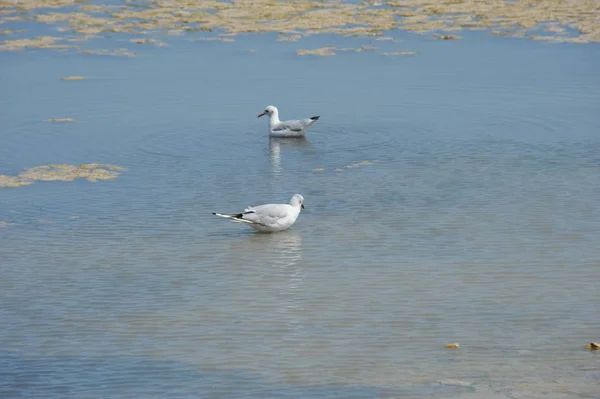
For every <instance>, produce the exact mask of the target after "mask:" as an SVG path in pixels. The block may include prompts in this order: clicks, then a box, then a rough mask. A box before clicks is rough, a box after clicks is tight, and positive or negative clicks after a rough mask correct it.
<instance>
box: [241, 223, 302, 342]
mask: <svg viewBox="0 0 600 399" xmlns="http://www.w3.org/2000/svg"><path fill="white" fill-rule="evenodd" d="M248 238H249V241H250V243H251V244H250V245H251V247H252V248H253V250H254V251H253V253H254V255H253V256H259V257H260V258H262V259H261V260H263V262H262V263H263V268H264V266H267V268H264V269H263V270H264V272H265V273H268V274H269V277H268V278H267V279H268V280H269V283H268V286H269V287H270V288H266V287H264V288H265V289H267V290H268V291H270V295H272V296H273V297H275V298H276V302H275V303H276V304H277V305H276V306H277V308H278V313H279V316H280V318H281V319H280V320H281V321H282V322H284V323H285V324H287V325H288V326H289V327H292V328H293V330H296V328H297V327H299V325H300V319H299V315H298V312H299V311H301V310H302V309H303V306H302V302H303V301H302V299H301V292H302V284H303V282H304V278H305V276H306V273H305V271H304V268H303V267H302V262H301V261H302V237H301V236H300V234H299V233H298V232H296V231H294V230H291V229H290V230H286V231H282V232H278V233H275V234H261V233H254V234H252V235H251V236H250V237H248ZM257 254H259V255H257ZM265 269H266V270H265Z"/></svg>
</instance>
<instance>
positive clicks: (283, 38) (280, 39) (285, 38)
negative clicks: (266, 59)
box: [277, 35, 302, 42]
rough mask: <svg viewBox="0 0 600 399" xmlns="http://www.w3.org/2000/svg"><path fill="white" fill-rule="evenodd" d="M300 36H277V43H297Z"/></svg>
mask: <svg viewBox="0 0 600 399" xmlns="http://www.w3.org/2000/svg"><path fill="white" fill-rule="evenodd" d="M301 37H302V36H300V35H292V36H278V37H277V41H278V42H295V41H298V39H300V38H301Z"/></svg>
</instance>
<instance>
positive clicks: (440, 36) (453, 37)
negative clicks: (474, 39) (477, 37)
mask: <svg viewBox="0 0 600 399" xmlns="http://www.w3.org/2000/svg"><path fill="white" fill-rule="evenodd" d="M434 37H435V38H436V39H439V40H458V39H460V38H461V36H456V35H435V36H434Z"/></svg>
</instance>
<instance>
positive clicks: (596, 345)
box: [585, 342, 600, 351]
mask: <svg viewBox="0 0 600 399" xmlns="http://www.w3.org/2000/svg"><path fill="white" fill-rule="evenodd" d="M585 347H586V348H588V349H589V350H593V351H595V350H598V349H600V344H599V343H597V342H590V343H589V344H587V345H586V346H585Z"/></svg>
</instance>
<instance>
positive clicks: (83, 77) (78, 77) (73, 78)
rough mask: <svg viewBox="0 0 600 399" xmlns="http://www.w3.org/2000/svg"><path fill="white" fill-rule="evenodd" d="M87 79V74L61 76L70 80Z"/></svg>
mask: <svg viewBox="0 0 600 399" xmlns="http://www.w3.org/2000/svg"><path fill="white" fill-rule="evenodd" d="M85 79H87V78H86V77H85V76H66V77H64V78H61V79H60V80H66V81H69V80H85Z"/></svg>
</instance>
